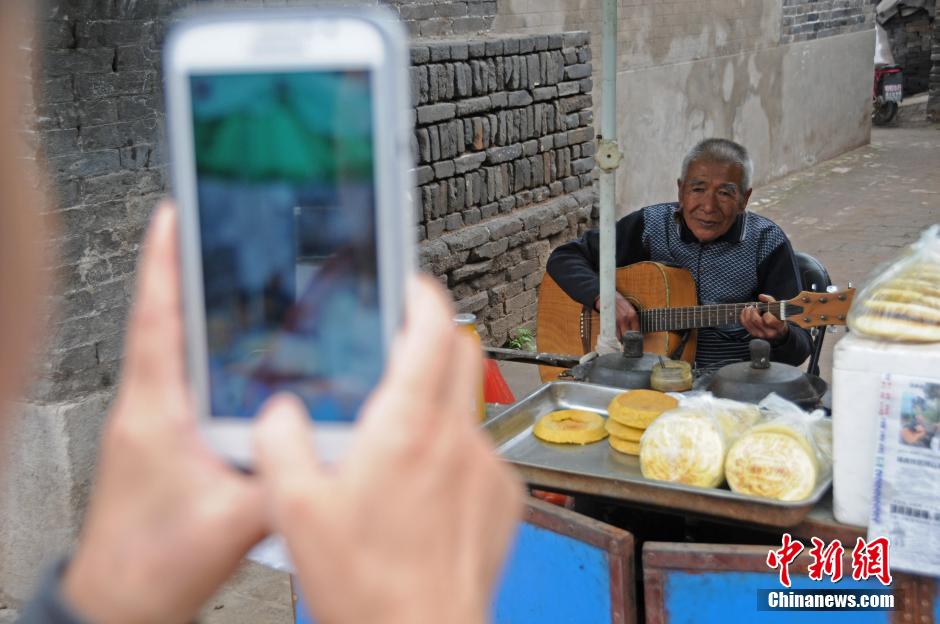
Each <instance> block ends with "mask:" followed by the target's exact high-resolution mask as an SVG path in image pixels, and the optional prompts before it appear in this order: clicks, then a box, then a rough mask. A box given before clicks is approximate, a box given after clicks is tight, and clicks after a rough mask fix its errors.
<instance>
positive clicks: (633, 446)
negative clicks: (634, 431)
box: [607, 436, 640, 455]
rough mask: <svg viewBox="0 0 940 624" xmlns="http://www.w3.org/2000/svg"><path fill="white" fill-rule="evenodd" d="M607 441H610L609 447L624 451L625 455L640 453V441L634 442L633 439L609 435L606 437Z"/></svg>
mask: <svg viewBox="0 0 940 624" xmlns="http://www.w3.org/2000/svg"><path fill="white" fill-rule="evenodd" d="M607 441H608V442H610V447H611V448H612V449H614V450H615V451H619V452H620V453H625V454H627V455H639V454H640V443H639V442H634V441H633V440H624V439H623V438H616V437H614V436H610V437H609V438H607Z"/></svg>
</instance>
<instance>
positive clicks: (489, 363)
mask: <svg viewBox="0 0 940 624" xmlns="http://www.w3.org/2000/svg"><path fill="white" fill-rule="evenodd" d="M483 400H484V401H486V402H487V403H507V404H508V403H515V402H516V397H514V396H513V394H512V390H510V389H509V384H507V383H506V380H505V379H504V378H503V374H502V373H501V372H499V365H498V364H497V363H496V360H489V359H486V360H483Z"/></svg>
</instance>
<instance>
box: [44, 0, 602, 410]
mask: <svg viewBox="0 0 940 624" xmlns="http://www.w3.org/2000/svg"><path fill="white" fill-rule="evenodd" d="M181 4H185V3H184V2H170V1H163V2H159V1H157V0H152V1H147V0H138V1H137V2H131V3H111V2H101V1H98V0H57V1H53V2H50V3H49V4H48V8H47V9H46V12H45V18H46V19H45V22H44V31H45V37H44V40H43V46H44V48H45V49H44V51H43V54H42V59H41V63H42V72H41V74H40V77H39V78H38V80H37V94H38V97H37V99H38V100H39V104H38V105H37V106H38V116H37V130H38V135H39V138H40V139H41V144H42V146H43V148H44V151H45V155H46V159H47V162H48V168H49V170H50V172H51V178H52V181H53V182H54V185H55V187H56V189H57V190H58V198H57V200H56V202H55V208H54V210H53V212H54V216H55V218H56V220H57V221H58V224H59V234H58V238H57V240H55V241H54V243H53V244H54V246H55V248H56V249H57V250H58V252H59V255H58V259H57V261H56V270H57V273H58V276H59V282H58V288H57V291H56V294H55V296H54V299H55V304H56V308H57V310H58V312H57V316H56V317H55V319H54V323H53V326H52V328H51V331H50V337H49V341H48V342H49V344H48V345H47V348H48V354H47V356H46V357H44V358H43V365H42V368H41V371H40V380H39V381H38V383H37V385H36V387H35V388H34V391H33V396H32V400H33V401H35V402H37V403H57V402H62V401H69V400H75V399H80V398H82V397H84V396H86V395H88V393H91V392H95V391H100V390H107V389H109V388H111V387H112V386H113V384H114V383H115V381H116V377H117V373H118V368H119V360H120V357H121V348H122V340H123V327H124V323H125V319H126V314H127V306H128V302H129V297H130V290H131V285H132V281H133V271H134V269H135V264H136V258H137V253H138V250H139V244H140V240H141V237H142V234H143V228H144V227H145V224H146V221H147V218H148V215H149V213H150V211H151V210H152V208H153V206H154V204H155V202H156V201H157V200H158V199H159V198H160V197H161V196H162V195H164V194H165V192H166V190H167V186H168V175H167V168H166V155H165V150H164V138H163V133H164V117H163V101H162V100H163V95H162V91H161V83H160V68H159V61H160V58H159V49H160V45H161V42H162V39H163V37H164V34H165V30H166V27H167V23H168V18H167V14H168V13H169V12H170V11H171V10H172V9H174V8H177V7H178V5H181ZM238 4H239V5H244V4H246V3H245V2H239V3H238ZM249 4H250V3H249ZM254 4H262V3H261V2H256V3H254ZM263 4H290V2H284V1H283V0H281V1H279V2H278V1H273V0H272V1H269V2H265V3H263ZM360 4H373V2H360ZM392 4H393V6H395V7H396V8H398V9H399V10H400V11H401V14H402V16H403V18H405V19H406V20H411V21H414V22H420V24H422V25H423V24H425V23H427V24H434V25H435V26H434V29H435V30H434V31H435V32H445V31H458V30H462V29H466V28H476V27H478V26H479V27H482V26H485V23H484V22H482V21H475V20H481V19H483V20H485V19H486V18H485V17H483V16H481V15H477V13H480V14H485V13H486V12H487V11H489V12H492V10H493V9H494V6H493V5H494V3H493V2H490V1H482V2H481V1H477V0H467V1H455V2H428V1H424V0H397V1H396V2H393V3H392ZM445 7H450V8H445ZM427 11H430V12H431V16H430V17H422V16H424V15H428V13H426V12H427ZM422 28H423V26H421V25H419V26H417V27H415V26H414V25H413V26H412V30H415V29H416V30H417V31H418V32H422ZM412 58H413V61H414V65H415V67H414V69H413V72H412V75H413V78H414V80H415V83H414V89H413V90H414V94H415V99H416V102H417V103H418V107H417V109H416V113H415V117H414V119H415V122H416V124H417V128H418V129H417V133H416V140H415V142H416V149H417V150H418V151H419V153H420V156H421V167H420V169H419V170H418V172H417V175H418V178H419V180H420V182H421V185H422V187H421V190H420V192H419V193H418V198H417V199H418V212H419V213H420V214H419V220H420V225H419V231H420V234H419V238H420V239H421V240H422V241H423V242H422V251H421V254H422V255H421V258H422V262H423V264H424V265H425V266H426V267H427V268H429V269H431V270H432V271H433V272H434V273H435V274H436V275H438V276H439V277H440V278H441V280H442V281H443V282H445V283H446V284H447V285H448V286H449V287H451V288H452V289H453V292H454V294H455V296H456V297H457V298H459V299H460V300H461V304H460V305H461V307H462V309H465V310H472V311H474V312H477V313H479V314H480V316H481V317H482V318H483V319H484V321H485V322H484V323H483V324H482V325H481V331H482V333H484V334H486V335H488V336H491V337H492V339H493V340H494V341H496V342H500V341H501V340H502V339H504V338H505V336H506V334H507V332H508V329H512V328H514V327H516V326H521V325H524V324H527V323H528V324H531V321H532V318H533V316H534V307H533V305H532V304H533V302H534V296H535V291H534V287H535V284H536V283H537V281H538V279H537V277H538V276H537V275H536V274H538V273H539V272H540V271H541V267H543V266H544V260H545V257H546V254H547V253H548V250H549V246H550V245H551V244H553V243H555V242H558V241H559V240H560V239H562V238H567V237H569V236H574V235H575V234H576V233H577V232H578V230H579V229H583V227H584V224H585V223H586V222H587V221H588V220H589V218H590V210H591V202H592V192H591V190H590V184H591V176H590V170H591V168H592V167H593V160H592V158H591V156H592V154H593V143H592V138H593V131H592V129H591V112H590V104H591V96H590V90H591V81H590V79H585V77H587V76H590V73H591V72H590V49H589V48H588V47H587V36H586V35H585V34H575V35H566V36H564V37H563V36H561V35H555V36H552V37H547V36H546V37H525V38H510V39H505V40H503V39H500V40H489V41H482V40H481V41H473V42H471V43H469V44H468V43H466V41H465V42H464V43H459V44H451V43H439V42H436V43H434V44H433V45H418V46H417V47H415V48H414V52H413V55H412ZM484 239H485V240H484ZM504 281H506V282H508V283H507V284H502V283H503V282H504ZM506 319H508V320H506ZM507 328H508V329H507Z"/></svg>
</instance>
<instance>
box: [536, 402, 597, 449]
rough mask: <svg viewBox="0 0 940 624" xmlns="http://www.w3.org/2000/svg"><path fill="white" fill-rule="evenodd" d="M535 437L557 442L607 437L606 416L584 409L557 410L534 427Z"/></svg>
mask: <svg viewBox="0 0 940 624" xmlns="http://www.w3.org/2000/svg"><path fill="white" fill-rule="evenodd" d="M532 433H533V434H534V435H535V437H537V438H539V439H541V440H545V441H546V442H554V443H556V444H589V443H591V442H597V441H598V440H603V439H604V438H606V437H607V430H606V429H604V417H603V416H600V415H598V414H595V413H594V412H587V411H584V410H574V409H567V410H556V411H554V412H551V413H549V414H546V415H545V416H543V417H542V419H541V420H539V421H538V422H537V423H536V424H535V427H533V428H532Z"/></svg>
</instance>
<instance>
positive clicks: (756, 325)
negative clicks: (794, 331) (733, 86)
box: [741, 295, 790, 345]
mask: <svg viewBox="0 0 940 624" xmlns="http://www.w3.org/2000/svg"><path fill="white" fill-rule="evenodd" d="M758 298H759V299H760V300H761V301H765V302H767V303H772V302H774V301H776V299H774V298H773V297H771V296H770V295H760V296H759V297H758ZM741 325H743V326H744V329H746V330H747V333H749V334H750V335H752V336H754V337H755V338H763V339H764V340H766V341H768V342H769V343H770V344H772V345H779V344H781V343H782V342H783V341H784V340H786V339H787V335H788V334H789V333H790V326H789V325H787V322H786V321H782V320H780V319H778V318H777V317H776V316H774V315H773V314H771V313H770V312H764V313H763V314H761V313H760V312H758V310H757V308H756V307H755V306H748V307H747V308H744V310H743V311H742V312H741Z"/></svg>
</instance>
